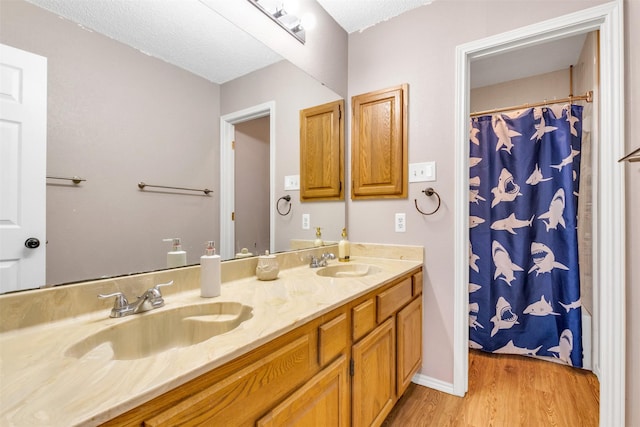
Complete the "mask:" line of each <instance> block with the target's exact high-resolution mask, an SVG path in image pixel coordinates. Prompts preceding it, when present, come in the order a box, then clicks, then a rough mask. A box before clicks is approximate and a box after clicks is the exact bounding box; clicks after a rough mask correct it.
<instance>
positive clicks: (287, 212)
mask: <svg viewBox="0 0 640 427" xmlns="http://www.w3.org/2000/svg"><path fill="white" fill-rule="evenodd" d="M280 200H285V201H287V202H289V210H288V211H286V212H285V213H282V212H280ZM276 210H277V211H278V213H279V214H280V215H282V216H285V215H288V214H289V212H291V196H290V195H288V194H287V195H286V196H282V197H280V198H279V199H278V201H277V202H276Z"/></svg>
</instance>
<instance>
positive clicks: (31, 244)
mask: <svg viewBox="0 0 640 427" xmlns="http://www.w3.org/2000/svg"><path fill="white" fill-rule="evenodd" d="M24 245H25V246H26V247H27V248H29V249H35V248H37V247H38V246H40V240H38V239H36V238H35V237H29V238H28V239H27V240H25V241H24Z"/></svg>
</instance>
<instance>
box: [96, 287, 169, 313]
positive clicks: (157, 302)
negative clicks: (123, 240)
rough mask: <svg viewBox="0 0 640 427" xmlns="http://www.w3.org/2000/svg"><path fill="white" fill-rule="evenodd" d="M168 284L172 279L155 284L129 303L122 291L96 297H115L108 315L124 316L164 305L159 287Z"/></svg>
mask: <svg viewBox="0 0 640 427" xmlns="http://www.w3.org/2000/svg"><path fill="white" fill-rule="evenodd" d="M170 285H173V280H172V281H170V282H168V283H160V284H157V285H155V286H154V287H153V288H151V289H148V290H147V291H146V292H145V293H144V294H142V295H141V296H139V297H138V298H137V299H136V300H135V301H134V302H132V303H129V301H128V300H127V297H126V296H125V295H124V294H123V293H122V292H114V293H112V294H106V295H103V294H99V295H98V298H100V299H104V298H111V297H116V300H115V302H114V304H113V308H112V309H111V314H110V315H109V317H124V316H129V315H131V314H138V313H143V312H145V311H149V310H153V309H155V308H160V307H162V306H163V305H164V298H162V293H161V292H160V288H161V287H162V286H170Z"/></svg>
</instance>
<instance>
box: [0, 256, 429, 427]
mask: <svg viewBox="0 0 640 427" xmlns="http://www.w3.org/2000/svg"><path fill="white" fill-rule="evenodd" d="M374 246H375V248H374ZM312 251H316V252H322V248H320V249H315V250H308V251H298V252H295V253H291V254H283V255H279V257H282V258H281V259H280V260H281V262H280V265H281V267H283V268H282V269H281V271H280V275H279V277H278V279H277V280H274V281H269V282H263V281H258V280H257V279H256V278H255V277H253V276H252V277H240V276H242V273H239V271H241V270H246V271H251V268H252V267H253V269H254V270H255V265H256V262H257V261H256V260H255V259H247V260H242V261H240V262H230V263H224V264H223V269H224V268H225V267H227V270H230V269H235V270H237V272H236V273H233V274H232V273H229V271H227V272H226V276H227V277H232V276H234V275H235V276H236V278H233V280H224V283H223V286H222V295H221V296H220V297H216V298H211V299H203V298H200V297H199V291H198V289H197V283H198V282H197V281H195V286H194V284H192V283H191V282H193V281H194V279H195V278H196V276H197V267H187V268H185V269H177V270H170V271H167V272H163V273H162V275H163V277H162V278H158V277H156V278H154V279H165V278H167V276H166V275H170V274H172V275H173V276H174V277H173V280H174V281H175V282H176V285H178V287H177V288H175V289H173V290H172V291H173V293H169V292H167V294H166V296H165V300H166V305H165V307H162V308H159V309H157V310H153V311H151V312H147V313H142V314H139V315H134V316H130V317H131V319H127V318H125V319H111V318H109V317H108V316H109V308H108V307H107V308H106V309H105V308H102V309H101V310H98V311H92V312H89V313H86V314H80V315H76V316H73V317H71V318H64V319H59V320H57V321H54V322H51V323H41V324H37V325H32V326H31V327H28V328H18V329H13V330H6V331H5V332H3V333H2V334H0V346H1V348H2V350H0V351H1V352H2V353H1V354H2V364H3V367H2V372H1V378H0V384H2V387H1V393H2V394H1V395H0V401H1V402H2V412H1V414H0V420H1V423H2V424H3V425H80V424H82V425H100V424H104V425H118V426H121V425H145V426H173V425H182V424H184V425H197V424H205V425H206V424H209V425H234V426H240V425H260V426H272V425H282V424H283V421H284V420H287V422H291V421H292V420H298V423H301V424H304V423H305V421H309V420H314V424H317V425H336V426H340V425H350V424H352V425H354V426H359V425H366V426H369V425H379V424H380V423H381V422H382V421H383V420H384V418H385V417H386V415H387V414H388V413H389V411H390V410H391V408H392V407H393V405H394V404H395V402H396V401H397V399H398V398H399V397H400V396H401V395H402V393H403V392H404V390H405V389H406V387H407V386H408V384H409V382H410V381H411V378H412V377H413V375H414V374H415V372H416V371H417V370H418V369H419V367H420V366H421V354H422V248H418V247H384V246H383V245H353V250H352V254H353V261H352V262H351V263H345V264H344V265H345V266H348V267H345V268H344V269H341V268H340V264H342V263H340V264H338V263H337V262H331V263H329V267H332V268H333V269H334V270H328V271H325V272H324V273H321V272H320V271H321V269H312V268H309V266H308V265H307V264H302V265H301V261H300V260H301V259H304V257H303V256H301V255H302V254H305V256H306V254H307V253H310V252H312ZM285 256H289V257H291V258H288V259H285V258H284V257H285ZM296 264H297V265H296ZM335 266H337V267H335ZM353 266H355V267H353ZM329 267H327V268H329ZM193 270H195V272H194V271H193ZM183 273H184V274H186V276H185V277H184V278H182V277H180V275H181V274H183ZM224 276H225V274H224V272H223V277H224ZM147 283H149V282H148V280H147ZM181 283H182V287H181V286H180V284H181ZM114 284H115V285H117V283H114V280H111V281H110V282H109V283H107V284H105V283H95V284H93V285H92V286H93V288H94V289H92V290H91V291H98V292H103V291H104V290H105V289H107V288H108V287H109V286H111V287H113V286H114ZM145 286H146V285H145ZM168 289H169V288H167V290H168ZM85 290H86V289H83V291H85ZM47 291H49V292H52V291H54V290H52V289H47V290H40V291H34V292H36V293H37V292H42V293H44V292H47ZM66 292H70V290H67V291H66ZM7 297H10V295H7V296H2V297H0V308H2V310H3V311H5V309H9V310H12V311H13V312H14V313H15V310H16V309H18V305H19V303H18V302H17V301H15V300H14V301H10V300H11V299H13V298H7ZM103 303H104V302H103V301H100V304H101V306H102V307H104V305H102V304H103ZM107 305H108V304H107ZM194 307H196V308H194ZM211 307H217V308H216V310H218V313H219V315H216V314H211V313H209V312H207V310H209V308H211ZM154 312H155V313H154ZM180 313H182V314H180ZM153 316H156V317H155V318H154V317H153ZM168 316H174V317H173V318H172V319H173V320H171V321H170V322H169V323H167V322H166V320H163V319H166V318H169V317H168ZM176 316H177V317H176ZM225 316H226V317H225ZM237 316H242V317H237ZM144 318H149V319H151V320H150V321H149V322H147V323H148V324H147V325H146V326H140V328H144V329H145V331H146V332H145V334H152V335H153V334H160V335H163V336H166V335H172V334H178V335H180V336H183V335H186V334H185V332H184V331H183V332H175V331H174V330H173V329H174V328H173V327H172V326H170V325H172V324H177V323H180V322H186V321H188V322H196V326H195V327H194V328H191V329H193V330H195V331H196V333H195V334H196V335H198V333H199V331H210V328H208V327H207V326H206V323H207V322H218V323H225V322H228V321H229V322H231V323H229V324H230V325H231V326H229V328H230V329H229V330H228V331H223V332H221V333H219V334H214V335H212V336H211V337H210V338H207V337H206V336H203V337H201V338H204V339H203V340H200V341H198V340H197V339H195V338H193V337H189V338H188V339H186V342H178V341H176V342H174V343H172V344H171V345H169V348H163V347H158V348H157V349H156V348H155V347H153V346H154V345H157V343H155V342H152V343H150V344H144V345H138V346H135V345H134V346H133V350H130V349H129V348H128V346H127V345H124V344H123V345H124V347H125V348H127V351H123V350H118V349H117V346H116V344H115V343H116V342H117V341H118V340H121V339H122V338H121V337H120V336H118V337H117V338H111V341H109V339H102V341H101V339H95V338H94V337H95V336H96V335H100V334H108V333H109V332H108V331H112V330H115V329H118V328H122V327H123V326H122V325H123V323H122V322H138V323H135V325H142V323H141V321H140V320H138V319H144ZM222 318H224V319H225V320H221V319H222ZM234 318H235V319H236V321H235V323H234V322H233V320H234ZM198 322H199V323H198ZM201 324H205V325H204V326H202V325H201ZM226 324H227V323H225V325H226ZM154 325H156V326H154ZM156 327H159V328H160V330H158V329H154V328H156ZM129 329H130V330H136V329H138V327H137V326H136V328H129ZM191 329H190V330H191ZM122 330H124V329H122ZM126 334H132V336H131V339H134V340H135V336H133V335H135V333H134V332H127V333H126ZM100 336H101V335H100ZM114 336H115V335H114ZM127 336H128V335H127ZM140 339H142V338H140ZM189 340H195V341H189ZM86 343H88V344H86ZM149 345H151V347H149ZM8 348H11V349H12V350H11V351H8V350H7V349H8ZM140 348H147V350H148V349H149V348H151V349H152V351H146V352H145V351H140ZM307 424H309V422H307Z"/></svg>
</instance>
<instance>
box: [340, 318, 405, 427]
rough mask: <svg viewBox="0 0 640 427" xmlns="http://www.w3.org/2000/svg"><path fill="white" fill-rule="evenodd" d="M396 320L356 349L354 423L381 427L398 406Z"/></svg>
mask: <svg viewBox="0 0 640 427" xmlns="http://www.w3.org/2000/svg"><path fill="white" fill-rule="evenodd" d="M394 322H395V318H389V319H387V320H386V321H385V322H384V323H382V324H381V325H380V326H378V327H377V328H376V329H374V330H373V332H371V333H370V334H369V335H367V336H366V337H365V338H363V339H362V340H361V341H360V342H359V343H357V344H355V345H354V346H353V348H352V353H351V355H352V358H353V378H352V388H351V392H352V398H351V399H352V400H351V409H352V423H353V426H354V427H358V426H379V425H381V424H382V422H383V421H384V419H385V417H386V416H387V415H388V414H389V412H390V411H391V409H392V408H393V405H394V403H395V388H396V384H395V383H396V375H395V373H396V357H395V354H396V337H395V324H394Z"/></svg>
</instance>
